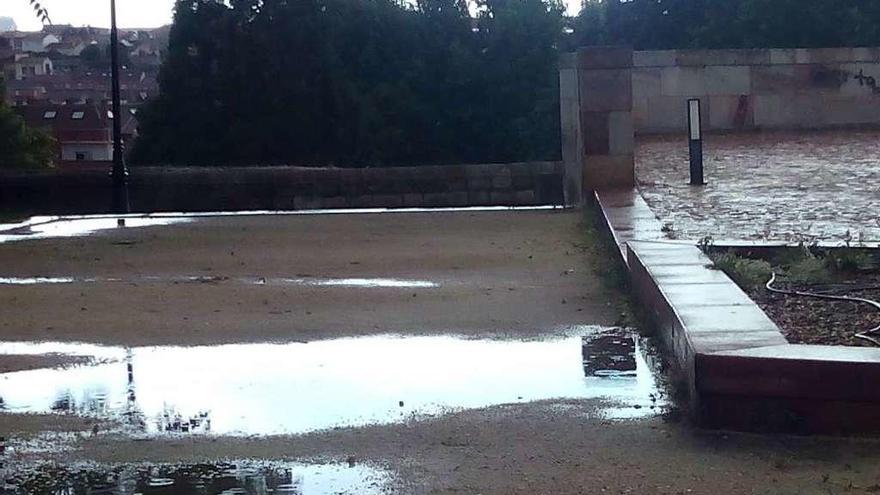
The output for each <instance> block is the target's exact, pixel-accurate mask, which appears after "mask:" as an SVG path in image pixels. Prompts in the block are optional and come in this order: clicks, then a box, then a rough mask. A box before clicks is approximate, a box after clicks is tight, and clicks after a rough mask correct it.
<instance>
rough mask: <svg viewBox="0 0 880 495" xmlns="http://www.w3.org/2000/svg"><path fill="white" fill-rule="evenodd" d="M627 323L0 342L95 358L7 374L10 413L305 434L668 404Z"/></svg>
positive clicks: (143, 426)
mask: <svg viewBox="0 0 880 495" xmlns="http://www.w3.org/2000/svg"><path fill="white" fill-rule="evenodd" d="M644 347H645V346H644V342H643V340H642V339H641V338H638V337H635V336H633V335H630V334H625V333H621V331H619V330H618V331H610V330H599V329H595V328H591V329H589V330H584V333H583V334H582V335H577V336H566V337H558V338H553V339H547V340H540V341H511V340H475V339H466V338H457V337H448V336H443V337H399V336H387V335H385V336H374V337H362V338H346V339H338V340H325V341H315V342H309V343H287V344H237V345H221V346H211V347H140V348H132V349H124V348H115V347H102V346H94V345H82V346H80V345H78V344H51V343H42V344H36V343H34V344H30V343H6V344H0V354H44V353H52V352H54V353H63V354H71V355H89V356H94V357H95V358H96V363H97V364H92V365H83V366H75V367H72V368H67V369H38V370H32V371H21V372H14V373H7V374H3V375H0V407H2V408H3V409H4V410H6V411H7V412H20V413H51V412H55V413H74V414H80V415H90V416H98V417H105V418H111V419H117V420H120V421H122V422H123V423H124V424H125V425H127V426H126V427H127V428H129V429H131V430H132V433H144V434H156V433H160V432H193V433H202V432H204V433H212V434H224V435H251V434H258V435H269V434H297V433H303V432H309V431H315V430H322V429H327V428H334V427H345V426H362V425H368V424H387V423H394V422H401V421H406V420H408V419H411V418H419V417H425V416H430V415H438V414H443V413H447V412H450V411H456V410H461V409H473V408H481V407H486V406H492V405H498V404H508V403H518V402H531V401H539V400H546V399H559V398H566V399H585V398H605V399H608V400H609V401H608V406H607V408H606V409H604V414H605V415H606V416H607V417H610V418H628V417H638V416H645V415H650V414H656V413H659V412H660V410H659V409H660V408H661V407H662V406H663V404H664V399H663V397H665V394H664V393H663V392H662V390H661V388H660V387H658V383H657V378H656V376H657V375H656V373H655V364H654V359H653V354H652V353H648V352H646V351H645V348H644Z"/></svg>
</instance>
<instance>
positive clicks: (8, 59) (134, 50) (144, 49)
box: [0, 23, 169, 168]
mask: <svg viewBox="0 0 880 495" xmlns="http://www.w3.org/2000/svg"><path fill="white" fill-rule="evenodd" d="M4 27H12V28H14V24H10V23H7V24H5V25H4ZM168 31H169V27H168V26H165V27H161V28H157V29H149V30H147V29H132V30H123V31H120V45H121V46H120V48H121V50H120V53H121V58H122V68H121V73H120V76H121V77H120V88H121V101H122V109H123V111H122V114H123V115H122V118H123V122H122V127H123V134H124V137H125V138H126V140H131V139H132V138H133V137H134V136H136V134H137V112H138V109H139V107H140V106H141V105H142V104H143V103H144V102H146V101H147V100H149V99H150V98H152V97H154V96H156V95H157V94H158V92H159V85H158V82H157V76H158V72H159V66H160V64H161V61H162V55H163V52H164V51H165V49H166V47H167V44H168ZM0 65H2V69H3V79H4V81H5V94H4V95H3V97H4V100H5V102H6V103H7V104H8V105H10V106H12V107H13V108H15V110H16V111H17V112H18V113H19V114H20V115H21V116H22V117H23V118H24V119H25V122H26V123H27V124H28V126H30V127H34V128H40V129H45V130H47V131H49V132H50V133H51V135H52V136H53V137H54V138H55V140H56V141H57V143H58V149H57V165H58V166H61V167H77V168H82V167H87V166H99V167H100V166H105V165H106V163H107V162H109V161H111V160H112V139H111V134H112V133H111V128H112V118H113V115H112V112H110V100H111V84H110V30H109V29H104V28H94V27H74V26H71V25H69V24H68V25H47V26H45V27H44V28H43V29H42V30H41V31H35V32H24V31H17V30H15V29H12V30H7V31H2V32H0Z"/></svg>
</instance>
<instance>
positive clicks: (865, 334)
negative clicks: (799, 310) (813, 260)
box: [765, 272, 880, 346]
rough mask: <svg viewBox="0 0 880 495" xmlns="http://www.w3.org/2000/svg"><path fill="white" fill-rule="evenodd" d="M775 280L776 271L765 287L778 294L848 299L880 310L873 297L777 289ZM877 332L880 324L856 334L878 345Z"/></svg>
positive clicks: (879, 343)
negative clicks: (774, 285) (774, 284)
mask: <svg viewBox="0 0 880 495" xmlns="http://www.w3.org/2000/svg"><path fill="white" fill-rule="evenodd" d="M775 281H776V272H773V274H772V275H771V276H770V280H769V281H768V282H767V284H766V286H765V287H767V290H768V291H770V292H773V293H776V294H783V295H786V296H801V297H813V298H817V299H830V300H832V301H848V302H854V303H862V304H869V305H871V306H873V307H874V308H875V309H877V310H878V311H880V302H877V301H872V300H871V299H865V298H862V297H849V296H834V295H830V294H816V293H813V292H804V291H799V290H785V289H777V288H776V287H773V283H774V282H775ZM877 334H880V325H877V326H876V327H874V328H872V329H870V330H866V331H864V332H859V333H856V335H855V336H856V338H858V339H862V340H867V341H868V342H871V343H872V344H874V345H876V346H880V339H878V338H876V337H872V335H877Z"/></svg>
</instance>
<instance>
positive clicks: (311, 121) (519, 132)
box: [133, 0, 563, 166]
mask: <svg viewBox="0 0 880 495" xmlns="http://www.w3.org/2000/svg"><path fill="white" fill-rule="evenodd" d="M562 21H563V16H562V8H561V6H560V5H559V4H556V3H552V4H548V3H546V2H542V1H541V0H480V4H479V14H478V15H477V16H476V17H475V18H472V17H471V15H470V14H469V13H468V9H467V6H466V5H465V3H464V2H463V1H462V0H419V2H418V3H417V4H416V5H415V6H413V7H404V6H402V5H400V4H398V3H395V2H394V1H392V0H297V1H281V0H277V1H271V0H267V1H259V0H234V1H231V2H228V5H227V4H224V3H220V2H217V1H214V0H194V1H193V0H179V1H178V2H177V4H176V11H175V19H174V26H173V28H172V31H171V35H170V46H169V51H168V56H167V57H166V59H165V61H164V65H163V67H162V70H161V73H160V77H159V79H160V84H161V89H162V91H161V96H159V98H158V99H157V100H155V101H154V102H152V103H151V104H150V105H148V106H147V107H146V108H144V109H142V110H141V111H140V112H139V120H140V124H141V137H140V138H139V140H138V141H137V143H136V146H135V149H134V150H133V159H134V160H135V161H138V162H148V163H149V162H154V163H155V162H158V163H178V164H198V165H201V164H257V163H261V164H265V163H287V164H311V165H339V166H361V165H383V164H416V163H419V164H421V163H444V162H446V163H448V162H476V161H509V160H516V159H529V158H539V157H540V158H543V157H547V156H555V155H556V154H558V149H559V137H558V136H559V129H558V127H559V124H558V117H557V115H558V113H557V110H556V106H557V102H558V95H557V92H558V82H557V75H556V53H557V49H558V43H559V41H560V38H561V36H562Z"/></svg>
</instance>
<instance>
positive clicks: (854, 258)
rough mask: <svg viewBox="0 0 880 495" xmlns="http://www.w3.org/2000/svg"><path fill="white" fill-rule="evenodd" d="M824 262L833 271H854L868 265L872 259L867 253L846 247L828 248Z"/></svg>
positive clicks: (863, 268)
mask: <svg viewBox="0 0 880 495" xmlns="http://www.w3.org/2000/svg"><path fill="white" fill-rule="evenodd" d="M825 263H826V264H827V265H828V267H829V268H831V269H833V270H835V271H838V272H843V273H855V272H859V271H862V270H865V269H867V268H868V267H870V266H871V265H872V263H873V260H872V259H871V256H870V255H869V254H868V253H866V252H864V251H859V250H857V249H851V248H848V247H847V248H843V249H831V250H829V251H828V255H827V256H826V257H825Z"/></svg>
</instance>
